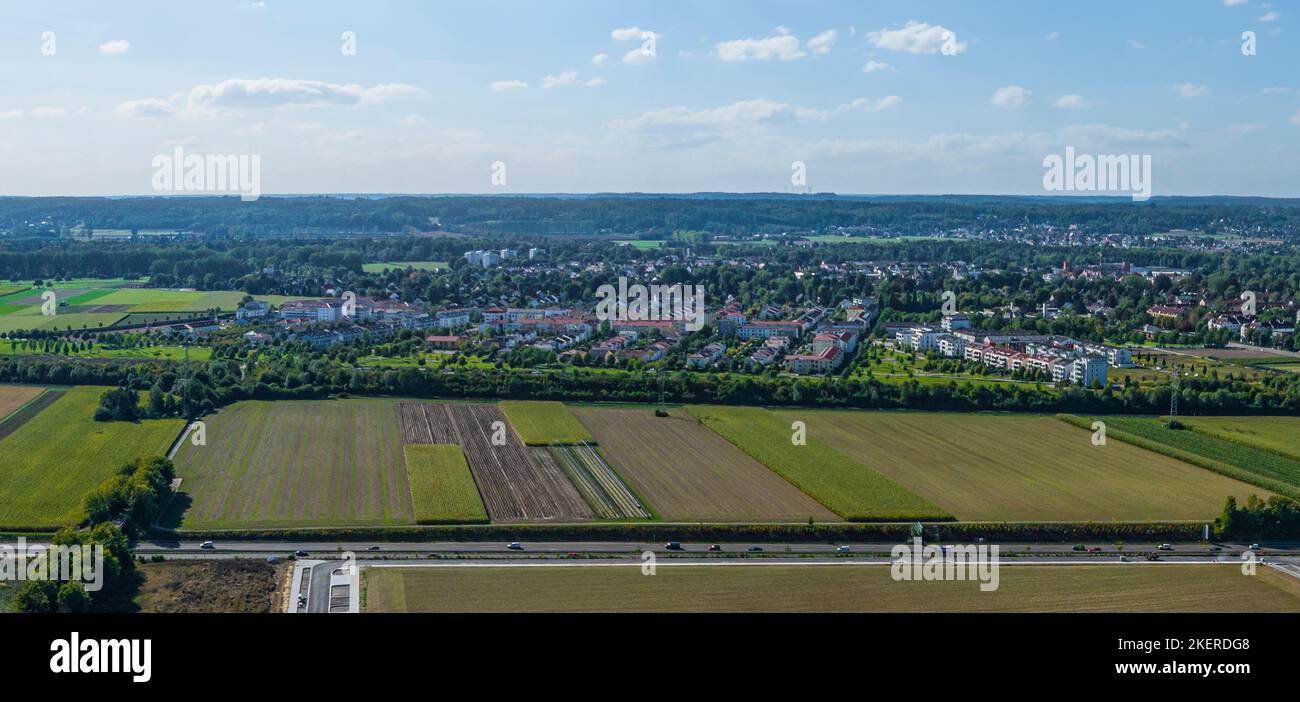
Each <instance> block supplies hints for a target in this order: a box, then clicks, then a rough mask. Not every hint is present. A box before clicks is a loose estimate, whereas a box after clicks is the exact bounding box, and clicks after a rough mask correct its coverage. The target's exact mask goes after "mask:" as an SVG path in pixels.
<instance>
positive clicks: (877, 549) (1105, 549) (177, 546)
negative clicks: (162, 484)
mask: <svg viewBox="0 0 1300 702" xmlns="http://www.w3.org/2000/svg"><path fill="white" fill-rule="evenodd" d="M200 543H201V542H198V541H171V542H141V543H139V544H136V546H135V552H136V553H137V554H140V555H154V554H163V555H168V556H175V557H182V556H188V557H210V558H223V557H224V558H231V557H243V558H252V557H265V556H270V555H276V556H280V557H285V556H288V555H289V554H291V553H293V552H295V551H299V550H301V551H305V552H307V553H309V554H311V556H312V557H315V558H325V557H329V556H330V555H334V554H338V553H341V552H343V551H352V552H353V553H354V554H356V557H357V559H358V560H368V559H379V558H384V557H386V556H387V557H395V556H404V557H411V556H417V557H418V556H427V555H431V554H439V555H444V554H445V555H457V554H466V555H482V556H491V555H497V556H502V555H528V554H531V555H548V556H555V555H567V554H570V553H576V554H580V555H584V556H586V555H611V554H633V553H641V552H643V551H654V552H656V553H690V554H705V553H707V552H708V548H709V544H708V543H706V542H698V543H688V542H682V544H681V549H680V550H670V549H668V548H667V547H666V544H664V543H661V542H656V543H648V542H630V541H551V542H521V544H520V546H521V549H520V550H512V549H508V548H507V545H506V544H505V543H503V542H496V541H490V542H489V541H446V542H406V541H402V542H347V543H342V542H334V541H218V542H215V543H214V548H212V549H202V548H200ZM944 543H950V542H944ZM719 545H720V546H721V550H722V552H723V553H743V552H748V550H749V549H750V548H751V547H758V548H761V549H762V553H764V554H768V555H783V554H793V555H806V554H832V553H835V552H836V549H837V548H838V547H839V546H841V545H847V546H848V547H849V549H850V552H851V553H871V554H883V555H888V554H889V552H890V549H892V548H893V547H894V546H896V545H897V544H896V543H893V542H889V543H849V544H828V543H795V544H772V543H723V544H719ZM1085 545H1086V546H1088V547H1089V548H1093V547H1096V548H1100V549H1101V551H1099V552H1097V553H1094V554H1091V555H1092V556H1095V557H1099V556H1112V557H1117V556H1120V555H1130V556H1137V555H1139V554H1141V555H1145V554H1147V553H1160V554H1164V555H1171V556H1179V557H1182V556H1200V557H1206V556H1209V557H1224V558H1227V557H1232V558H1238V557H1240V554H1241V553H1242V552H1243V551H1245V550H1246V548H1247V547H1248V544H1231V543H1223V544H1215V545H1211V546H1209V547H1207V546H1206V545H1204V544H1201V543H1194V544H1173V550H1172V551H1168V552H1165V551H1159V550H1158V546H1160V544H1158V543H1130V544H1124V545H1123V546H1122V547H1121V546H1117V545H1115V544H1096V543H1089V544H1085ZM997 546H999V551H1000V553H1001V554H1002V557H1004V558H1006V557H1009V556H1013V555H1021V554H1030V555H1050V554H1062V555H1079V556H1083V555H1085V554H1082V553H1078V552H1075V551H1073V550H1072V546H1073V544H997ZM1215 548H1218V549H1219V550H1217V551H1216V550H1214V549H1215ZM1258 553H1259V555H1261V556H1269V555H1275V556H1284V555H1296V556H1300V544H1276V545H1268V546H1267V547H1266V548H1263V549H1261V550H1260V551H1259V552H1258Z"/></svg>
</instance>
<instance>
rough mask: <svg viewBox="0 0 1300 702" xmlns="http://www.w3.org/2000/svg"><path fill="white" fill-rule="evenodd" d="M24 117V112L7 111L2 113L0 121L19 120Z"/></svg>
mask: <svg viewBox="0 0 1300 702" xmlns="http://www.w3.org/2000/svg"><path fill="white" fill-rule="evenodd" d="M22 116H23V111H22V110H5V111H4V112H0V119H17V118H19V117H22Z"/></svg>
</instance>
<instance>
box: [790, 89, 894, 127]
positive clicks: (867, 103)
mask: <svg viewBox="0 0 1300 702" xmlns="http://www.w3.org/2000/svg"><path fill="white" fill-rule="evenodd" d="M901 104H903V98H901V97H898V96H897V95H886V96H885V97H882V98H880V99H879V100H872V99H871V98H858V99H856V100H854V101H853V102H850V103H846V104H843V105H839V106H837V107H836V108H835V109H832V110H814V109H811V108H806V107H798V108H795V111H794V113H795V118H796V119H798V120H799V121H800V122H826V121H828V120H830V119H831V118H832V117H837V116H839V115H842V114H846V113H849V112H880V111H881V110H887V109H889V108H891V107H896V106H898V105H901Z"/></svg>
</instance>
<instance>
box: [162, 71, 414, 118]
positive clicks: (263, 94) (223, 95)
mask: <svg viewBox="0 0 1300 702" xmlns="http://www.w3.org/2000/svg"><path fill="white" fill-rule="evenodd" d="M419 92H421V90H420V89H419V88H416V87H415V86H413V85H407V84H405V83H381V84H378V85H372V86H369V87H367V86H362V85H357V84H355V83H348V84H338V83H326V82H324V81H319V80H298V79H294V78H256V79H251V80H250V79H245V78H231V79H229V80H223V81H221V82H220V83H217V84H215V85H196V86H194V87H193V88H191V89H190V92H189V94H188V95H187V96H186V113H187V114H188V115H191V116H193V115H205V114H206V115H220V114H223V113H225V112H228V111H230V110H236V109H245V108H247V109H258V108H262V109H266V108H284V107H324V106H330V105H338V106H365V105H373V104H377V103H381V102H384V101H387V100H389V99H391V98H393V97H396V96H399V95H409V94H414V93H419Z"/></svg>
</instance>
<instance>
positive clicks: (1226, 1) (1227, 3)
mask: <svg viewBox="0 0 1300 702" xmlns="http://www.w3.org/2000/svg"><path fill="white" fill-rule="evenodd" d="M1245 4H1246V0H1223V6H1224V7H1236V6H1237V5H1245Z"/></svg>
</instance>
